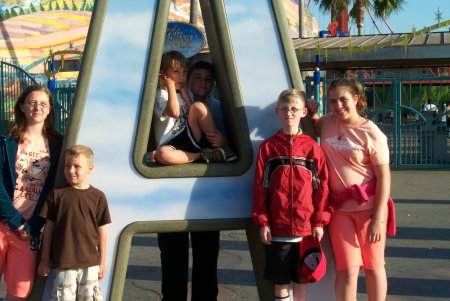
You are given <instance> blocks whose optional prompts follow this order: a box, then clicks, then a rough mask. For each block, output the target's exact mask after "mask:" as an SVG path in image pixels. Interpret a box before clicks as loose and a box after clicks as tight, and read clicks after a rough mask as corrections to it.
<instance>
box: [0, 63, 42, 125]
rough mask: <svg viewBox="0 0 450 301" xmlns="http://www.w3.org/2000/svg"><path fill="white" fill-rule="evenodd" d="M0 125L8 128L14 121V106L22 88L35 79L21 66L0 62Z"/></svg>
mask: <svg viewBox="0 0 450 301" xmlns="http://www.w3.org/2000/svg"><path fill="white" fill-rule="evenodd" d="M0 76H1V77H0V121H1V123H0V127H1V128H3V129H4V128H8V127H9V125H10V124H11V122H12V121H14V106H15V104H16V100H17V98H18V97H19V95H20V93H21V92H22V90H23V88H24V87H26V86H28V85H30V84H33V83H36V81H35V80H34V79H33V78H32V77H31V76H30V75H29V74H28V73H27V72H26V71H24V70H23V69H22V68H20V67H18V66H15V65H13V64H10V63H7V62H3V61H2V62H0Z"/></svg>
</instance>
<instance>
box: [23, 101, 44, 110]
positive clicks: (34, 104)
mask: <svg viewBox="0 0 450 301" xmlns="http://www.w3.org/2000/svg"><path fill="white" fill-rule="evenodd" d="M25 104H26V105H27V106H29V107H30V108H34V107H36V105H38V106H39V107H40V108H41V109H47V108H48V107H50V104H49V103H48V102H37V101H26V102H25Z"/></svg>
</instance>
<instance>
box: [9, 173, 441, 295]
mask: <svg viewBox="0 0 450 301" xmlns="http://www.w3.org/2000/svg"><path fill="white" fill-rule="evenodd" d="M391 191H392V193H391V195H392V197H393V199H394V201H395V204H396V210H397V236H396V237H394V238H388V242H387V248H386V261H387V263H386V270H387V274H388V286H389V287H388V298H387V300H389V301H406V300H408V301H411V300H420V301H423V300H430V301H443V300H450V219H449V214H450V170H405V171H393V172H392V189H391ZM159 265H160V263H159V250H158V245H157V239H156V235H155V234H148V235H137V236H136V237H135V238H134V239H133V243H132V249H131V254H130V261H129V266H128V271H127V280H126V284H125V290H124V297H123V300H124V301H144V300H146V301H147V300H160V293H159V292H160V280H161V271H160V268H159ZM218 277H219V285H220V289H219V301H231V300H235V301H238V300H242V301H244V300H246V301H247V300H258V294H257V289H256V285H255V279H254V276H253V271H252V265H251V260H250V254H249V251H248V245H247V241H246V235H245V231H243V230H240V231H223V232H222V233H221V252H220V256H219V271H218ZM4 292H5V290H4V284H2V286H1V289H0V296H4ZM358 292H359V294H358V301H360V300H367V296H366V295H365V284H364V275H363V274H361V277H360V282H359V287H358ZM320 301H327V300H320Z"/></svg>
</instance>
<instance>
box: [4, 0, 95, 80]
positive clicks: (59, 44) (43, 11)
mask: <svg viewBox="0 0 450 301" xmlns="http://www.w3.org/2000/svg"><path fill="white" fill-rule="evenodd" d="M93 5H94V0H32V1H27V0H16V1H1V3H0V14H1V19H2V21H1V22H0V30H1V36H0V58H1V59H2V60H3V61H7V62H11V63H14V64H15V65H18V66H20V67H22V68H23V69H25V70H26V71H28V72H30V73H32V74H39V73H44V63H45V61H46V59H47V57H48V55H49V52H50V50H52V51H53V52H56V51H61V50H68V49H73V50H75V49H76V50H80V51H82V50H84V44H85V41H86V36H87V32H88V29H89V23H90V20H91V14H92V12H91V11H92V8H93ZM68 58H69V57H65V59H68ZM56 59H58V58H56ZM77 76H78V72H62V73H58V74H57V78H59V79H61V78H76V77H77Z"/></svg>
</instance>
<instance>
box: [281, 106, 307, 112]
mask: <svg viewBox="0 0 450 301" xmlns="http://www.w3.org/2000/svg"><path fill="white" fill-rule="evenodd" d="M278 110H280V112H282V113H287V112H289V111H291V112H292V113H294V114H295V113H298V112H300V111H301V110H302V109H299V108H297V107H291V106H285V107H279V108H278Z"/></svg>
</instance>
